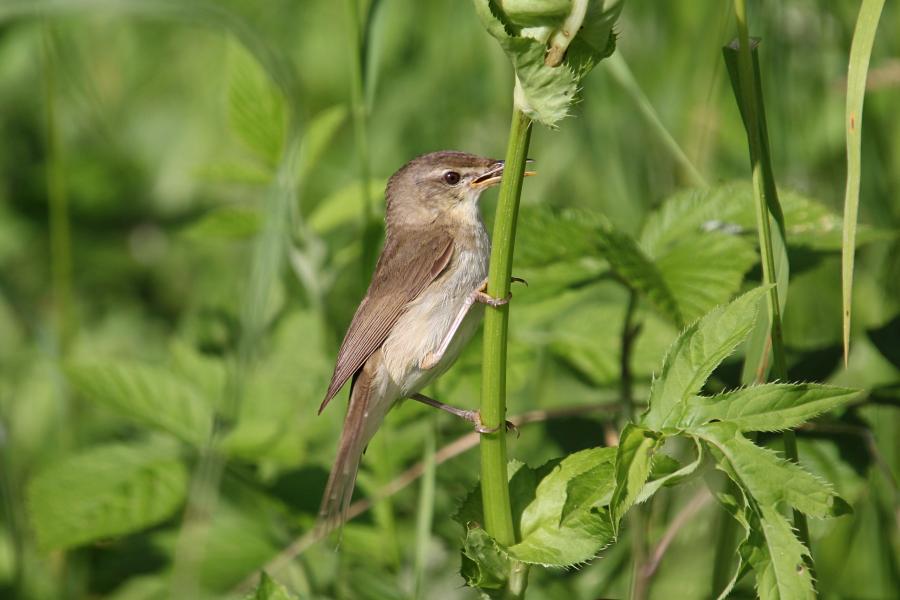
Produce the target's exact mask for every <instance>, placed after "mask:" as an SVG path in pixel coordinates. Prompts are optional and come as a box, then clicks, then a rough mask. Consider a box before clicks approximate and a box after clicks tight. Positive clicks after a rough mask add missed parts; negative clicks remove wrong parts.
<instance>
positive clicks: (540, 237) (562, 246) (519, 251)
mask: <svg viewBox="0 0 900 600" xmlns="http://www.w3.org/2000/svg"><path fill="white" fill-rule="evenodd" d="M601 225H602V220H601V218H600V216H599V214H598V213H593V212H589V211H586V210H573V209H567V210H562V211H554V210H551V209H550V208H548V207H546V206H544V205H539V206H531V205H526V206H523V207H522V209H521V212H520V213H519V220H518V224H517V225H516V238H517V240H518V243H517V244H516V268H519V267H535V266H545V265H552V264H556V263H559V262H561V261H566V260H575V259H580V258H582V257H584V256H585V255H588V254H593V253H594V252H595V251H596V239H597V231H598V229H599V228H600V227H601Z"/></svg>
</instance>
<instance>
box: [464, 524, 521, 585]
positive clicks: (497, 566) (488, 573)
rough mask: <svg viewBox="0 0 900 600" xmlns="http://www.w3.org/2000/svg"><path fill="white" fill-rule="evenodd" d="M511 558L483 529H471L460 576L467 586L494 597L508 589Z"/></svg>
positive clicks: (467, 531)
mask: <svg viewBox="0 0 900 600" xmlns="http://www.w3.org/2000/svg"><path fill="white" fill-rule="evenodd" d="M511 566H512V563H511V561H510V560H509V557H507V556H506V554H505V553H504V552H503V551H502V550H501V549H500V546H499V545H498V544H497V542H496V541H495V540H494V538H492V537H491V536H490V535H488V533H487V532H486V531H485V530H484V529H482V528H481V527H469V528H468V529H467V530H466V539H465V540H464V541H463V547H462V567H461V569H460V574H461V575H462V576H463V579H465V580H466V585H469V586H470V587H474V588H477V589H479V590H481V591H482V592H484V593H486V594H487V595H488V596H489V597H492V596H493V594H492V592H499V591H501V590H503V589H504V588H505V587H506V581H507V579H508V578H509V573H510V567H511Z"/></svg>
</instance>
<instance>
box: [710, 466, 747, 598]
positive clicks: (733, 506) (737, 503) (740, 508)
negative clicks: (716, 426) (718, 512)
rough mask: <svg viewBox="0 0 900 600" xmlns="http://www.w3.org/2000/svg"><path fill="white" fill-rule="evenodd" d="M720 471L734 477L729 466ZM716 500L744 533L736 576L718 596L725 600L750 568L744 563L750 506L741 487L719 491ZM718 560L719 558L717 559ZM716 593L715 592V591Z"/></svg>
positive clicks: (739, 545)
mask: <svg viewBox="0 0 900 600" xmlns="http://www.w3.org/2000/svg"><path fill="white" fill-rule="evenodd" d="M719 469H720V470H722V471H725V472H726V473H729V476H730V477H733V471H731V470H730V469H729V468H728V466H727V465H719ZM708 485H709V487H710V488H711V489H716V488H718V487H720V486H719V485H718V483H715V482H711V481H710V482H708ZM715 496H716V500H718V501H719V504H720V505H721V506H722V508H724V509H725V510H726V511H727V512H728V514H729V515H731V517H732V518H733V519H734V520H735V521H737V523H738V524H739V525H740V526H741V530H742V531H743V537H742V538H741V539H740V541H739V542H738V552H737V553H736V555H737V566H736V568H735V570H734V575H733V576H732V577H731V579H730V580H729V581H728V582H727V583H726V585H725V587H724V588H723V589H722V591H721V592H719V595H718V596H717V598H718V600H725V598H728V597H729V595H730V594H731V591H732V590H733V589H734V586H735V584H736V583H737V582H738V581H739V580H740V578H741V577H743V576H744V574H745V571H746V570H747V569H748V568H749V565H748V564H747V563H745V562H744V559H743V556H744V552H743V551H744V550H746V549H747V548H748V545H747V542H748V541H749V539H750V533H751V531H750V529H751V528H750V518H751V514H750V505H749V503H748V501H747V496H746V495H745V494H744V491H743V490H742V489H741V488H740V486H736V485H735V486H732V487H730V488H728V489H727V490H726V491H719V492H716V494H715ZM716 559H717V560H718V559H719V557H716ZM713 591H715V590H713Z"/></svg>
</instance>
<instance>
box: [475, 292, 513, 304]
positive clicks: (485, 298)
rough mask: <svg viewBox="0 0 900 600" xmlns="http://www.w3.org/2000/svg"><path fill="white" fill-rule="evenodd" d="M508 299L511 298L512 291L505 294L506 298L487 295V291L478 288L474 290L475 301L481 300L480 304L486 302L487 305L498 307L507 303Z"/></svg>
mask: <svg viewBox="0 0 900 600" xmlns="http://www.w3.org/2000/svg"><path fill="white" fill-rule="evenodd" d="M510 299H512V292H510V293H508V294H507V295H506V298H494V297H493V296H490V295H488V293H487V292H483V291H481V290H478V291H477V292H475V301H476V302H481V303H482V304H487V305H488V306H493V307H494V308H499V307H501V306H503V305H505V304H509V301H510Z"/></svg>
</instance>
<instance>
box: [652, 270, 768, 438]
mask: <svg viewBox="0 0 900 600" xmlns="http://www.w3.org/2000/svg"><path fill="white" fill-rule="evenodd" d="M765 293H766V288H764V287H759V288H756V289H755V290H751V291H749V292H747V293H746V294H744V295H743V296H740V297H739V298H737V299H736V300H734V301H733V302H731V304H728V305H726V306H722V307H719V308H717V309H715V310H713V311H711V312H710V313H708V314H707V315H706V316H704V317H703V318H702V319H700V320H699V321H697V322H696V323H694V324H693V325H691V326H690V327H688V328H687V329H686V330H684V332H683V333H682V334H681V335H680V336H679V337H678V339H677V340H675V343H674V344H672V347H671V348H670V349H669V352H668V354H667V355H666V358H665V360H664V361H663V366H662V370H661V372H660V374H659V376H658V377H657V378H656V379H654V380H653V384H652V385H651V387H650V400H649V403H650V406H649V407H648V409H647V412H645V413H644V414H643V416H642V418H641V423H642V424H643V425H645V426H646V427H650V428H652V429H655V430H660V429H663V428H666V427H676V426H677V425H678V423H679V422H681V420H682V418H683V414H684V412H685V410H686V409H687V401H688V400H689V399H690V398H691V397H692V396H694V395H695V394H697V393H698V392H699V391H700V389H701V388H702V387H703V384H704V383H705V382H706V380H707V378H708V377H709V376H710V374H711V373H712V372H713V370H714V369H715V368H716V367H717V366H719V363H721V362H722V361H723V360H724V359H725V358H726V357H727V356H728V355H729V354H731V353H732V352H734V349H735V348H737V346H738V344H740V343H741V342H742V341H743V340H744V339H745V338H746V337H747V335H749V333H750V330H751V329H752V328H753V324H754V322H755V321H756V312H757V304H758V301H759V299H760V298H761V297H762V295H763V294H765Z"/></svg>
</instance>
